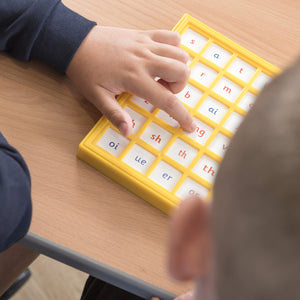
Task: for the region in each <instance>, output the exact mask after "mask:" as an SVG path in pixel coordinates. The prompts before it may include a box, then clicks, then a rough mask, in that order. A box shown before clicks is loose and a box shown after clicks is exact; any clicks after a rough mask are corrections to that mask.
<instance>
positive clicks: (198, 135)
mask: <svg viewBox="0 0 300 300" xmlns="http://www.w3.org/2000/svg"><path fill="white" fill-rule="evenodd" d="M193 120H194V122H195V123H196V129H195V131H194V132H191V133H188V132H184V133H185V135H187V136H188V137H190V138H192V139H193V140H194V141H195V142H197V143H199V144H201V145H204V144H205V143H206V141H207V139H208V138H209V137H210V135H211V134H212V132H213V131H214V130H213V128H212V127H210V126H208V125H207V124H205V123H204V122H202V121H200V120H198V119H197V118H193Z"/></svg>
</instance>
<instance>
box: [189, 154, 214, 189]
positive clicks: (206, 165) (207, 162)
mask: <svg viewBox="0 0 300 300" xmlns="http://www.w3.org/2000/svg"><path fill="white" fill-rule="evenodd" d="M218 167H219V166H218V163H217V162H216V161H214V160H213V159H212V158H210V157H208V156H206V155H203V156H202V157H201V158H200V159H199V161H198V162H197V164H196V166H195V167H194V168H193V171H194V172H195V173H196V174H197V175H199V176H200V177H201V178H203V179H205V180H207V181H208V182H210V183H213V182H214V180H215V178H216V175H217V171H218Z"/></svg>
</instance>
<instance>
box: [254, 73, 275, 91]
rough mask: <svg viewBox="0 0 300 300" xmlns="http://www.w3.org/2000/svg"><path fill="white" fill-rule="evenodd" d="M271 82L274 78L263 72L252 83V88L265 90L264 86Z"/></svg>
mask: <svg viewBox="0 0 300 300" xmlns="http://www.w3.org/2000/svg"><path fill="white" fill-rule="evenodd" d="M271 80H272V78H271V77H270V76H268V75H267V74H265V73H263V72H261V73H260V74H259V75H258V76H257V78H256V79H255V80H254V82H253V83H252V86H253V87H255V88H256V89H258V90H259V91H261V90H262V89H263V88H264V86H265V85H266V84H267V83H268V82H270V81H271Z"/></svg>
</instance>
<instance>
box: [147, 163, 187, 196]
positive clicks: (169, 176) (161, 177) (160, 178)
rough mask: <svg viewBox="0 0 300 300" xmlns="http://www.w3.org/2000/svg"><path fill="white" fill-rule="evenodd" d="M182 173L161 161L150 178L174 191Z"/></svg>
mask: <svg viewBox="0 0 300 300" xmlns="http://www.w3.org/2000/svg"><path fill="white" fill-rule="evenodd" d="M181 176H182V173H181V172H179V171H178V170H177V169H175V168H174V167H172V166H170V165H169V164H167V163H166V162H164V161H161V162H159V164H158V165H157V166H156V168H155V169H154V170H153V172H152V173H151V174H150V176H149V178H150V179H151V180H153V181H154V182H156V183H158V184H159V185H161V186H162V187H163V188H165V189H167V190H168V191H172V190H173V188H174V186H175V185H176V183H177V182H178V180H179V179H180V178H181Z"/></svg>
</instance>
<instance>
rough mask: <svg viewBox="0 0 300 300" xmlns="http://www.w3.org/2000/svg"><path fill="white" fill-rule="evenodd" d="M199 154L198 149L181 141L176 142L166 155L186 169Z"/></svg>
mask: <svg viewBox="0 0 300 300" xmlns="http://www.w3.org/2000/svg"><path fill="white" fill-rule="evenodd" d="M197 154H198V150H197V149H195V148H194V147H192V146H190V145H189V144H187V143H185V142H184V141H183V140H181V139H177V140H175V142H174V143H173V144H172V146H171V147H170V148H169V150H168V151H167V153H166V155H167V156H169V157H171V158H172V159H174V160H175V161H177V162H178V163H180V164H181V165H183V166H184V167H188V166H189V165H190V164H191V162H192V161H193V160H194V158H195V157H196V155H197Z"/></svg>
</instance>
